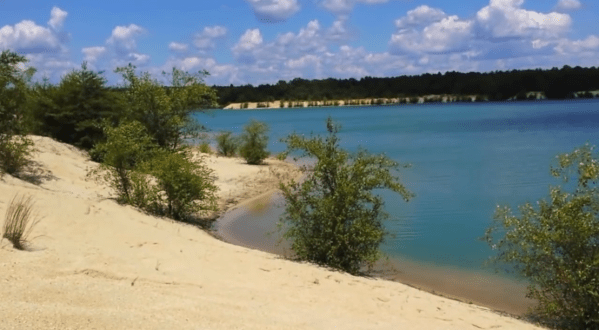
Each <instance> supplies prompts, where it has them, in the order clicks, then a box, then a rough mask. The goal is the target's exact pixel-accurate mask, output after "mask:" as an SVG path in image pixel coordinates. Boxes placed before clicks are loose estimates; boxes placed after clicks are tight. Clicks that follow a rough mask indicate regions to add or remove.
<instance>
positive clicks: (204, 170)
mask: <svg viewBox="0 0 599 330" xmlns="http://www.w3.org/2000/svg"><path fill="white" fill-rule="evenodd" d="M148 165H149V166H148V167H147V168H149V169H151V170H149V172H150V173H151V174H152V175H153V176H154V177H155V178H156V181H157V184H158V187H159V189H160V190H161V191H163V192H164V198H163V200H161V201H160V202H161V203H163V204H165V205H166V212H165V213H166V215H167V216H169V217H171V218H173V219H175V220H186V219H188V218H189V217H190V216H191V215H192V214H194V213H197V212H200V211H214V210H216V197H215V193H216V190H217V187H216V186H215V185H214V183H213V180H212V179H211V177H210V176H211V173H212V170H210V169H209V168H208V167H207V166H205V165H204V164H203V163H201V162H200V161H192V158H191V154H190V153H189V151H188V150H185V151H183V152H177V153H173V152H168V151H166V152H161V153H159V154H157V155H156V157H154V158H153V159H152V160H151V161H150V162H149V163H148Z"/></svg>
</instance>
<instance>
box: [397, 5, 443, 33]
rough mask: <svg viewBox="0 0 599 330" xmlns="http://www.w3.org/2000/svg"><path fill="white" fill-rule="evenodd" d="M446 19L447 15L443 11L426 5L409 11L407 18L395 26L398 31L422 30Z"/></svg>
mask: <svg viewBox="0 0 599 330" xmlns="http://www.w3.org/2000/svg"><path fill="white" fill-rule="evenodd" d="M445 17H447V14H445V12H444V11H443V10H441V9H438V8H431V7H429V6H426V5H424V6H420V7H417V8H415V9H413V10H410V11H408V14H407V15H406V16H405V17H402V18H400V19H398V20H396V21H395V25H396V26H397V28H398V29H407V28H421V27H424V26H427V25H429V24H431V23H434V22H438V21H440V20H442V19H444V18H445Z"/></svg>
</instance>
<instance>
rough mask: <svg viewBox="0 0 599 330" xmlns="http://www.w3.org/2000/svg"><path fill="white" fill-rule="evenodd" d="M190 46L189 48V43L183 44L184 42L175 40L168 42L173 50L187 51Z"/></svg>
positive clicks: (169, 47)
mask: <svg viewBox="0 0 599 330" xmlns="http://www.w3.org/2000/svg"><path fill="white" fill-rule="evenodd" d="M188 48H189V45H187V44H182V43H179V42H175V41H173V42H171V43H170V44H168V49H170V50H171V51H173V52H178V53H180V52H186V51H187V49H188Z"/></svg>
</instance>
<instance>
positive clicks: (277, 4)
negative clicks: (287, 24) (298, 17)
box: [246, 0, 300, 22]
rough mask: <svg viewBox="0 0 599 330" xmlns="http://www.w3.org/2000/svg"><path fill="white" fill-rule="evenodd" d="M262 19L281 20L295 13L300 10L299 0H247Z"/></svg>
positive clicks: (268, 20)
mask: <svg viewBox="0 0 599 330" xmlns="http://www.w3.org/2000/svg"><path fill="white" fill-rule="evenodd" d="M246 2H248V3H249V4H250V6H252V9H253V10H254V13H255V15H256V17H257V18H258V19H259V20H261V21H266V22H279V21H284V20H286V19H288V18H289V17H291V16H293V15H295V14H296V13H297V12H298V11H299V10H300V5H299V4H298V2H297V0H246Z"/></svg>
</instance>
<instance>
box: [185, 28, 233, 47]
mask: <svg viewBox="0 0 599 330" xmlns="http://www.w3.org/2000/svg"><path fill="white" fill-rule="evenodd" d="M227 32H228V30H227V28H226V27H224V26H219V25H216V26H207V27H205V28H204V30H202V32H200V33H197V34H196V35H195V36H194V39H193V45H194V46H195V47H196V48H197V49H198V50H200V51H208V50H212V49H214V47H216V40H218V39H222V38H224V37H225V36H226V35H227Z"/></svg>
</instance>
